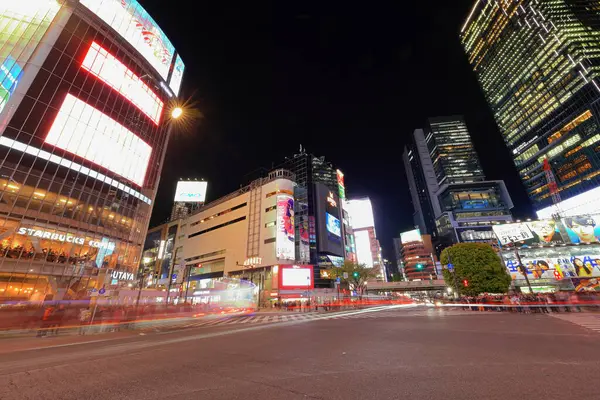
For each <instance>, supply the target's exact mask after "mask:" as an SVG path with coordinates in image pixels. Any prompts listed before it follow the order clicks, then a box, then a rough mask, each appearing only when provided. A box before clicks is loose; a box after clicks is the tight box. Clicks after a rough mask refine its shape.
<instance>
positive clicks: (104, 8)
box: [80, 0, 175, 81]
mask: <svg viewBox="0 0 600 400" xmlns="http://www.w3.org/2000/svg"><path fill="white" fill-rule="evenodd" d="M80 2H81V4H83V5H84V6H86V7H87V8H88V9H89V10H90V11H92V12H93V13H94V14H96V15H97V16H98V17H100V19H102V20H103V21H104V22H105V23H107V24H108V25H110V27H111V28H113V29H114V30H115V31H117V33H118V34H119V35H121V36H122V37H123V38H124V39H125V40H126V41H127V42H129V44H130V45H131V46H132V47H133V48H134V49H136V50H137V51H138V52H139V53H140V54H141V55H142V56H143V57H144V58H145V59H146V61H148V62H149V63H150V65H152V67H154V69H155V70H156V71H157V72H158V73H159V74H160V76H162V78H163V79H164V80H165V81H166V80H167V77H168V75H169V69H170V68H171V62H172V61H173V54H174V53H175V48H174V47H173V44H172V43H171V41H170V40H169V38H167V36H166V35H165V33H164V32H163V31H162V29H160V27H159V26H158V24H157V23H156V22H155V21H154V19H153V18H152V17H151V16H150V15H149V14H148V13H147V12H146V10H144V8H143V7H142V6H141V5H140V4H139V3H138V2H137V1H136V0H80Z"/></svg>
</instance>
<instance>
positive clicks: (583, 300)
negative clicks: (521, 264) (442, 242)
mask: <svg viewBox="0 0 600 400" xmlns="http://www.w3.org/2000/svg"><path fill="white" fill-rule="evenodd" d="M456 302H458V303H459V304H464V306H463V307H462V308H463V309H464V310H472V311H504V312H517V313H551V312H555V313H558V312H580V311H581V310H582V308H589V309H600V294H596V293H593V292H592V293H586V294H579V293H575V292H557V293H547V294H524V293H519V294H509V295H480V296H477V297H468V296H462V297H460V298H459V299H458V300H450V301H448V302H447V303H456Z"/></svg>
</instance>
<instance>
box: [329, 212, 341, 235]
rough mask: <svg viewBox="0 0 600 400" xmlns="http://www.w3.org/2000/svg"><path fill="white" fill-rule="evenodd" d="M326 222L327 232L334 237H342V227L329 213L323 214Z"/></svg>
mask: <svg viewBox="0 0 600 400" xmlns="http://www.w3.org/2000/svg"><path fill="white" fill-rule="evenodd" d="M325 216H326V220H327V231H328V232H330V233H332V234H334V235H335V236H340V237H341V236H342V227H341V224H340V220H339V219H337V218H336V217H334V216H333V215H331V214H329V213H325Z"/></svg>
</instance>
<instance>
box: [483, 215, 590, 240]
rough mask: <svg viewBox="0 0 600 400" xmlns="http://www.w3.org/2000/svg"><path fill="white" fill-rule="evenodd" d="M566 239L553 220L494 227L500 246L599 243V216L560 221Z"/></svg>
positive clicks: (580, 216) (582, 216)
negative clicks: (512, 244) (513, 244)
mask: <svg viewBox="0 0 600 400" xmlns="http://www.w3.org/2000/svg"><path fill="white" fill-rule="evenodd" d="M561 223H562V225H563V227H564V232H565V233H566V237H562V236H561V233H560V227H559V225H560V224H559V223H557V222H556V221H555V220H553V219H543V220H539V221H527V222H517V223H512V224H502V225H494V226H493V229H494V233H495V234H496V237H497V238H498V240H499V241H500V244H502V245H506V244H511V243H515V244H517V245H520V246H522V245H527V246H531V245H538V244H542V245H545V244H580V243H598V242H600V215H598V214H596V215H579V216H575V217H566V218H563V219H562V220H561Z"/></svg>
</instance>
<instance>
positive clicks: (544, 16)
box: [460, 0, 600, 211]
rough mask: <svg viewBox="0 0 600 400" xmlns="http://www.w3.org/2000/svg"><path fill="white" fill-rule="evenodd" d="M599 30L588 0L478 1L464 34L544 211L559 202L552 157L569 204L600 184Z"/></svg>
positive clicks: (594, 5) (599, 18) (599, 17)
mask: <svg viewBox="0 0 600 400" xmlns="http://www.w3.org/2000/svg"><path fill="white" fill-rule="evenodd" d="M599 29H600V9H599V7H598V2H597V1H585V0H578V1H569V0H535V1H533V0H525V1H518V2H516V1H495V0H491V1H487V0H477V1H476V2H475V4H474V6H473V8H472V10H471V12H470V14H469V15H468V17H467V20H466V21H465V23H464V25H463V27H462V29H461V33H460V38H461V41H462V44H463V46H464V49H465V52H466V54H467V57H468V61H469V63H470V64H471V66H472V68H473V70H474V72H475V74H476V76H477V78H478V80H479V83H480V85H481V88H482V90H483V92H484V94H485V97H486V98H487V101H488V103H489V105H490V107H491V109H492V111H493V113H494V117H495V119H496V122H497V124H498V127H499V129H500V132H501V134H502V136H503V138H504V141H505V143H506V145H507V146H508V148H509V149H510V151H511V153H512V156H513V159H514V163H515V165H516V167H517V169H518V171H519V174H520V176H521V179H522V180H523V182H524V184H525V186H526V189H527V191H528V193H529V196H530V198H531V200H532V201H533V204H534V207H535V208H536V209H537V210H540V209H543V208H545V207H548V206H550V205H552V198H551V194H550V192H549V189H548V182H547V179H546V176H545V173H544V170H543V162H544V160H545V159H548V161H549V164H550V167H551V170H552V172H553V174H554V176H555V179H556V183H557V185H558V190H559V193H560V196H561V198H562V200H565V199H571V198H574V197H577V196H578V195H582V194H583V193H585V192H587V191H589V190H591V189H594V188H596V187H598V186H599V185H600V126H599V125H600V119H599V117H600V106H599V105H598V104H599V103H598V100H599V99H600V86H599V85H600V79H599V74H600V30H599ZM580 199H581V201H587V202H589V201H597V198H596V199H593V200H590V196H582V197H581V198H580ZM598 207H600V206H598ZM566 211H568V210H566Z"/></svg>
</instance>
